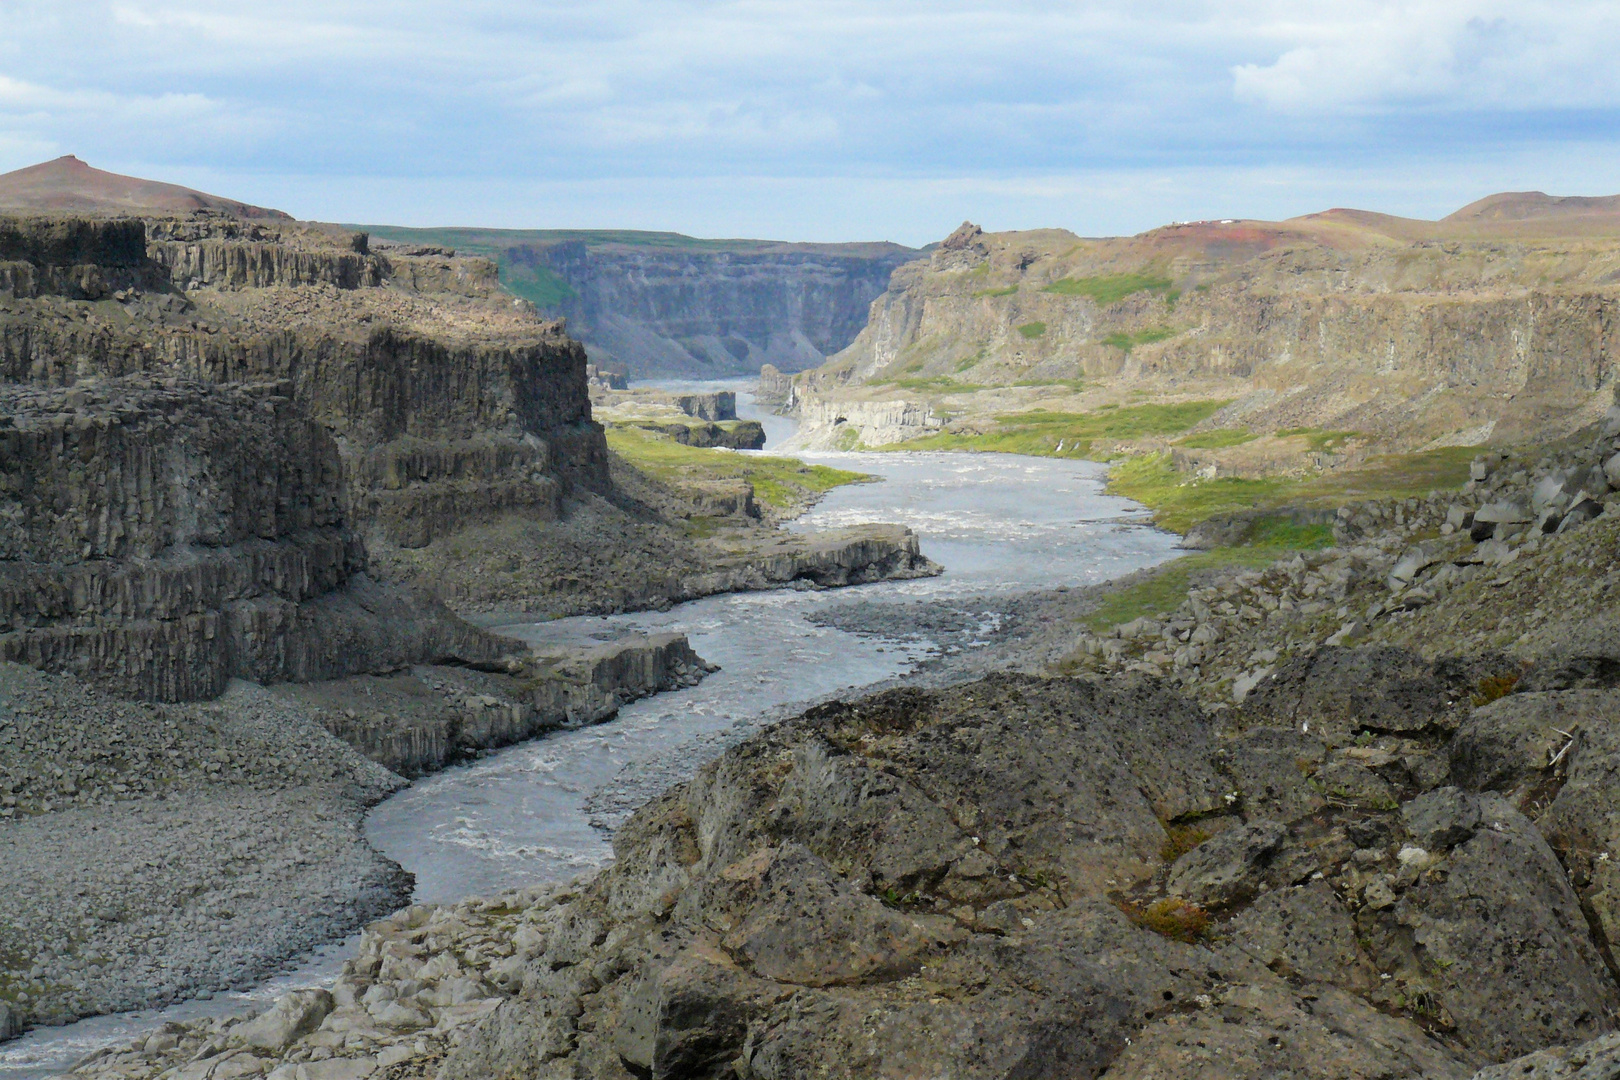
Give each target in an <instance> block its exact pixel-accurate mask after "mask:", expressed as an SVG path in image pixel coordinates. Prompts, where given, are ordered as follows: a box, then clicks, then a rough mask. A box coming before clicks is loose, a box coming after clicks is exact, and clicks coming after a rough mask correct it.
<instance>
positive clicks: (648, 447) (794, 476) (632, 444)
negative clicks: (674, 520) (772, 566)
mask: <svg viewBox="0 0 1620 1080" xmlns="http://www.w3.org/2000/svg"><path fill="white" fill-rule="evenodd" d="M607 443H608V448H609V449H611V450H612V451H613V452H614V453H616V454H618V455H619V456H620V457H622V458H624V459H625V461H627V462H629V463H630V464H631V465H634V466H635V467H636V468H637V469H640V470H641V471H642V472H644V473H646V474H647V475H649V476H651V477H653V478H654V479H657V480H662V481H664V482H665V483H667V484H672V485H674V486H676V487H680V486H682V485H684V484H694V483H697V484H701V483H712V482H715V481H722V480H746V481H748V482H749V483H751V484H753V485H754V497H755V499H756V500H758V501H759V502H761V503H763V504H765V505H766V506H767V507H770V508H771V509H773V510H776V511H779V512H781V513H782V514H788V513H791V512H793V511H796V510H798V509H800V508H802V507H804V506H808V505H809V504H810V503H812V502H814V501H815V500H816V498H817V497H818V496H820V495H821V494H822V493H824V492H827V491H830V490H832V489H833V488H835V487H839V486H841V485H843V484H858V483H864V482H866V481H868V480H871V479H872V478H871V477H870V476H868V475H866V474H865V473H858V472H851V471H849V470H847V469H833V468H829V467H828V466H826V465H807V464H805V463H804V462H802V461H796V460H794V459H793V458H779V457H764V456H761V455H758V454H743V453H737V452H736V451H730V450H708V449H701V448H699V447H695V446H682V445H681V444H680V443H678V442H676V441H675V440H674V439H671V438H670V437H669V436H667V435H662V434H659V433H656V432H651V431H647V430H645V429H643V428H639V427H630V426H624V425H619V424H612V425H609V426H608V429H607Z"/></svg>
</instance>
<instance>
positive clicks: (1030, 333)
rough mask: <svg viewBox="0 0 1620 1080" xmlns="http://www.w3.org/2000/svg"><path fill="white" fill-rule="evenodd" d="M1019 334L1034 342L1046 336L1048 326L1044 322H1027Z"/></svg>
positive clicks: (1021, 327) (1020, 328)
mask: <svg viewBox="0 0 1620 1080" xmlns="http://www.w3.org/2000/svg"><path fill="white" fill-rule="evenodd" d="M1018 332H1019V333H1020V334H1022V335H1024V337H1026V338H1028V339H1030V340H1031V341H1033V340H1034V339H1036V338H1038V337H1044V336H1045V335H1046V324H1045V323H1043V322H1027V323H1025V324H1024V325H1022V326H1020V327H1019V328H1018Z"/></svg>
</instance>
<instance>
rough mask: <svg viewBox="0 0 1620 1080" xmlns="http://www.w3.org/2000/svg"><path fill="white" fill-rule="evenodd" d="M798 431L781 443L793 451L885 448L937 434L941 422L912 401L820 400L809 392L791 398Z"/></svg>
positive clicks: (924, 407) (919, 404)
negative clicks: (820, 448)
mask: <svg viewBox="0 0 1620 1080" xmlns="http://www.w3.org/2000/svg"><path fill="white" fill-rule="evenodd" d="M794 411H795V415H796V416H797V417H798V419H799V429H798V430H797V431H795V432H794V433H793V435H792V436H791V437H790V438H789V439H788V441H787V443H786V444H785V445H786V446H787V447H788V448H789V449H793V448H800V447H802V448H807V449H808V448H819V447H834V448H838V449H852V448H853V447H856V446H888V445H890V444H893V443H898V442H905V441H906V440H907V439H916V438H921V437H922V436H924V435H933V434H937V433H938V432H939V431H940V429H941V428H943V427H944V426H945V421H944V420H943V419H942V418H940V417H938V416H936V415H934V410H933V409H932V407H930V406H928V405H926V404H922V403H918V402H913V401H904V400H901V401H855V400H844V399H836V398H835V399H831V400H828V399H823V398H821V397H819V396H817V395H815V394H813V393H811V394H804V395H801V396H799V397H798V398H796V399H795V402H794Z"/></svg>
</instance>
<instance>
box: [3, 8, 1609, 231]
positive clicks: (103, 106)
mask: <svg viewBox="0 0 1620 1080" xmlns="http://www.w3.org/2000/svg"><path fill="white" fill-rule="evenodd" d="M1616 56H1620V0H1604V2H1594V0H1559V2H1542V0H1410V2H1379V0H1335V2H1333V3H1331V4H1329V3H1301V2H1299V0H1292V2H1282V0H1227V2H1216V0H1208V2H1191V0H1189V2H1169V3H1151V2H1141V0H1135V2H1112V0H1108V2H1096V3H1065V2H1061V0H1043V2H1037V3H1025V2H1022V0H995V2H985V0H922V2H911V0H850V2H845V0H577V2H576V0H567V2H556V0H319V2H313V0H275V2H267V0H255V2H252V3H243V2H237V0H112V2H100V0H0V171H3V170H7V169H12V168H19V167H22V166H24V165H29V164H33V163H35V162H38V161H41V160H45V159H48V158H52V157H57V156H59V155H62V154H76V155H78V156H79V157H81V158H83V159H84V160H86V161H88V162H90V163H91V164H92V165H95V166H97V167H99V168H104V169H110V170H112V171H115V172H125V173H131V174H134V175H139V176H145V177H150V178H153V179H160V180H169V181H173V182H176V183H182V184H186V185H188V186H192V187H198V188H202V189H203V190H206V191H211V192H214V193H216V194H220V195H226V196H229V197H231V198H237V199H242V200H245V201H249V202H254V203H258V204H261V205H269V206H275V207H278V208H280V209H284V210H287V211H289V212H291V213H293V214H295V215H297V216H299V217H302V218H312V219H319V220H328V221H347V222H363V223H390V224H400V225H484V226H499V227H511V228H639V229H668V230H675V231H680V232H686V233H690V234H693V235H698V236H711V237H742V236H752V237H767V238H772V239H784V240H820V241H846V240H893V241H897V242H900V243H906V244H912V245H920V244H924V243H927V242H929V241H933V240H938V239H940V238H942V237H944V236H945V235H947V234H948V233H949V232H950V231H951V230H952V229H953V228H955V226H956V225H957V224H959V223H960V222H962V221H963V220H967V219H971V220H973V221H975V222H977V223H979V224H980V225H982V226H984V227H985V228H987V229H991V230H1000V229H1021V228H1042V227H1061V228H1067V229H1071V230H1073V231H1075V232H1077V233H1080V234H1082V235H1093V236H1096V235H1117V234H1130V233H1135V232H1140V231H1142V230H1144V229H1148V228H1152V227H1154V226H1157V225H1161V224H1164V223H1166V222H1169V221H1174V220H1197V219H1202V218H1216V217H1253V218H1283V217H1288V216H1292V215H1295V214H1301V213H1309V212H1311V211H1315V210H1321V209H1325V208H1327V207H1330V206H1355V207H1361V208H1364V209H1371V210H1380V211H1384V212H1386V213H1396V214H1403V215H1407V216H1413V217H1438V216H1441V215H1444V214H1446V213H1449V212H1450V211H1451V210H1454V209H1456V208H1457V207H1459V206H1461V205H1463V204H1465V203H1467V202H1471V201H1473V200H1474V199H1476V198H1479V197H1481V196H1484V195H1487V194H1490V193H1492V192H1496V191H1503V190H1532V189H1534V190H1544V191H1549V192H1552V193H1554V194H1591V195H1596V194H1614V193H1616V192H1620V63H1616V61H1615V57H1616Z"/></svg>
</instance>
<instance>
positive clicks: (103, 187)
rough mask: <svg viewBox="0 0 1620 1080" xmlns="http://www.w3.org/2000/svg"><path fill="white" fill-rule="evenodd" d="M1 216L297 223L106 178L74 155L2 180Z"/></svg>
mask: <svg viewBox="0 0 1620 1080" xmlns="http://www.w3.org/2000/svg"><path fill="white" fill-rule="evenodd" d="M0 210H21V211H25V212H32V213H56V212H68V213H95V214H149V213H171V214H172V213H188V212H190V211H192V210H217V211H220V212H223V213H227V214H234V215H236V216H237V217H244V218H280V219H283V220H287V221H291V220H292V215H291V214H286V213H283V212H282V211H280V210H271V209H268V208H266V207H263V206H252V205H250V204H248V203H242V202H237V201H236V200H235V199H223V198H220V197H219V196H218V195H208V194H205V193H203V192H201V191H193V190H192V189H191V188H186V187H181V186H179V185H178V184H164V183H160V182H159V181H156V180H141V179H139V178H137V177H134V176H120V175H118V174H117V173H110V172H103V171H102V170H100V169H93V168H91V167H90V166H89V165H86V164H85V163H84V162H82V161H80V160H79V159H78V158H76V157H74V156H73V155H71V154H69V155H68V156H66V157H59V158H57V159H56V160H55V161H46V162H43V163H41V164H39V165H30V166H29V167H28V168H26V169H18V170H17V171H16V172H9V173H5V174H0Z"/></svg>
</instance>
